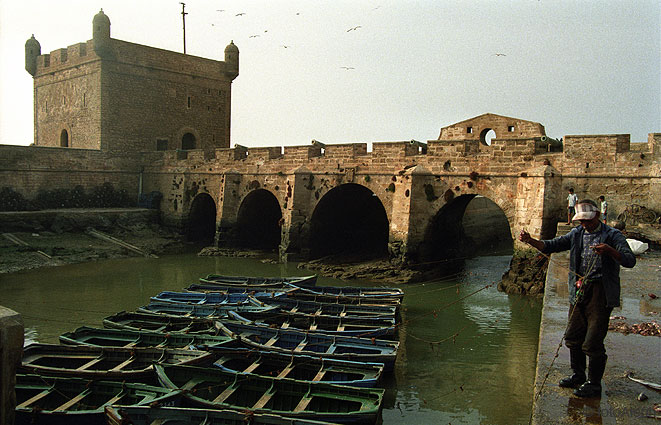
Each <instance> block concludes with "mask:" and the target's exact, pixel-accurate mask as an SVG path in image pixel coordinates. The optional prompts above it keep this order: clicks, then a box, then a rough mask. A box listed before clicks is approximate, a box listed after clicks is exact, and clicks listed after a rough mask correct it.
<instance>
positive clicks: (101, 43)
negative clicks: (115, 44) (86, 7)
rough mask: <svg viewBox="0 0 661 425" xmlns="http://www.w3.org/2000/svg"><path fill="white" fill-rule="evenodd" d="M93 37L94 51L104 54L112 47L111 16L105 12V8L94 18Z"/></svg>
mask: <svg viewBox="0 0 661 425" xmlns="http://www.w3.org/2000/svg"><path fill="white" fill-rule="evenodd" d="M92 39H93V40H94V51H95V52H96V54H97V55H99V56H103V54H104V53H106V52H108V50H109V49H110V18H108V16H107V15H106V14H105V13H103V9H101V10H100V11H99V13H97V14H96V15H94V19H93V20H92Z"/></svg>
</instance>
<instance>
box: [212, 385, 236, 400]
mask: <svg viewBox="0 0 661 425" xmlns="http://www.w3.org/2000/svg"><path fill="white" fill-rule="evenodd" d="M237 388H238V387H235V386H234V385H232V386H230V387H227V388H225V391H223V392H222V393H220V394H219V395H218V397H216V398H215V399H213V403H222V402H224V401H225V400H227V399H228V398H229V396H231V395H232V393H233V392H234V391H235V390H236V389H237Z"/></svg>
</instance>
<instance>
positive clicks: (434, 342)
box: [0, 254, 541, 425]
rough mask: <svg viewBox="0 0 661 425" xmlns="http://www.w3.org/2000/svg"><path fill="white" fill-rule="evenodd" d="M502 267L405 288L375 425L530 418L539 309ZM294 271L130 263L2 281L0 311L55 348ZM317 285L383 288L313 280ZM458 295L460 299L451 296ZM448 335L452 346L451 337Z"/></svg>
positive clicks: (189, 261)
mask: <svg viewBox="0 0 661 425" xmlns="http://www.w3.org/2000/svg"><path fill="white" fill-rule="evenodd" d="M509 260H510V257H508V256H502V257H481V258H477V259H474V260H469V261H467V262H466V266H465V270H464V272H463V274H462V275H461V276H460V277H458V278H457V279H455V280H453V281H442V282H431V283H426V284H424V285H422V284H412V285H408V286H404V290H405V293H406V296H405V298H404V305H403V306H402V313H401V318H402V322H403V324H402V327H401V329H400V332H399V338H400V341H401V350H400V353H399V355H398V359H397V364H396V369H395V373H394V374H393V375H391V376H389V377H386V379H385V380H384V385H385V386H386V388H387V391H386V395H385V399H384V409H383V423H384V424H385V425H389V424H411V423H419V424H436V423H452V424H477V423H488V424H514V423H527V421H528V418H529V416H530V409H531V400H532V391H533V380H534V372H535V359H536V353H537V338H538V333H539V318H540V312H541V302H540V301H539V300H535V299H529V298H524V297H520V296H514V295H510V296H508V295H505V294H503V293H501V292H498V291H497V289H496V287H495V285H494V286H491V287H489V288H487V289H484V290H482V291H480V292H477V293H476V294H475V295H472V296H469V297H467V298H465V299H463V300H460V298H462V297H465V296H466V295H468V294H470V293H471V292H474V291H476V290H478V289H480V288H483V287H484V286H485V285H488V284H490V283H493V282H495V281H497V280H498V279H499V278H500V276H501V275H502V273H503V271H504V270H505V269H506V268H507V266H508V263H509ZM295 266H296V265H295V264H288V265H283V264H263V263H261V262H259V261H257V260H254V259H245V258H225V257H197V256H195V255H193V254H185V255H177V256H164V257H161V258H159V259H145V258H132V259H122V260H109V261H103V262H97V263H89V264H79V265H71V266H63V267H58V268H52V269H42V270H35V271H28V272H23V273H15V274H11V275H0V285H1V287H2V290H3V297H2V304H3V305H4V306H6V307H8V308H11V309H13V310H16V311H18V312H19V313H21V314H22V315H23V320H24V322H25V325H26V341H39V342H57V338H58V336H59V335H61V334H62V333H64V332H67V331H71V330H73V329H75V328H77V327H79V326H83V325H87V326H97V327H101V321H102V319H103V318H104V317H107V316H109V315H111V314H114V313H116V312H118V311H121V310H134V309H135V308H136V307H139V306H141V305H144V304H147V303H148V302H149V297H150V296H153V295H155V294H157V293H158V292H160V291H164V290H181V289H182V288H184V287H186V286H188V285H190V284H191V283H193V282H195V281H196V280H197V279H198V278H199V277H201V276H204V275H206V274H209V273H218V274H231V275H252V276H255V275H261V276H275V275H279V276H292V275H302V274H310V273H312V272H309V271H306V270H298V269H296V267H295ZM319 284H320V285H349V284H351V285H357V286H370V285H379V286H383V285H384V284H383V283H382V282H367V281H351V282H341V281H338V280H335V279H331V278H325V277H320V278H319ZM457 289H458V290H459V293H457ZM453 335H454V337H453Z"/></svg>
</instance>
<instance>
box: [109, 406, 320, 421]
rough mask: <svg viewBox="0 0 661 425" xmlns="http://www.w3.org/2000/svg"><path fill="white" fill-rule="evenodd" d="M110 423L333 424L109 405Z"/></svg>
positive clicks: (242, 413) (238, 414) (241, 413)
mask: <svg viewBox="0 0 661 425" xmlns="http://www.w3.org/2000/svg"><path fill="white" fill-rule="evenodd" d="M105 413H106V419H107V421H108V422H107V423H108V425H127V424H131V425H160V424H162V425H332V424H330V423H329V422H319V421H313V420H309V419H296V418H286V417H284V416H278V415H268V414H254V413H252V412H237V411H236V410H208V409H194V408H190V407H150V406H126V407H119V406H106V407H105Z"/></svg>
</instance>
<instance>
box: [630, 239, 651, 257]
mask: <svg viewBox="0 0 661 425" xmlns="http://www.w3.org/2000/svg"><path fill="white" fill-rule="evenodd" d="M627 243H628V244H629V248H631V251H633V253H634V255H639V254H642V253H643V252H645V251H647V248H649V246H648V245H647V244H646V243H645V242H641V241H638V240H636V239H627Z"/></svg>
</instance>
